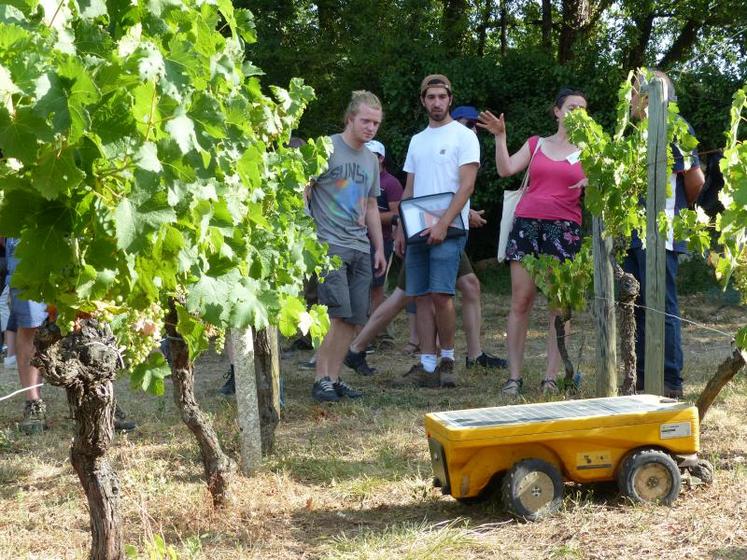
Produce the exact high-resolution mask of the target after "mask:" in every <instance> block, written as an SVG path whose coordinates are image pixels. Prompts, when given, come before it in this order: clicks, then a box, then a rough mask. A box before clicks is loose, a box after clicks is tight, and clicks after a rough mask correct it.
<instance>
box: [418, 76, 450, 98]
mask: <svg viewBox="0 0 747 560" xmlns="http://www.w3.org/2000/svg"><path fill="white" fill-rule="evenodd" d="M429 87H443V88H446V91H448V92H449V93H451V82H450V81H449V78H447V77H446V76H444V75H443V74H429V75H428V76H426V77H425V78H423V81H422V82H420V95H423V94H424V93H425V90H427V89H428V88H429Z"/></svg>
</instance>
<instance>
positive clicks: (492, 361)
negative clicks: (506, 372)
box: [467, 352, 508, 369]
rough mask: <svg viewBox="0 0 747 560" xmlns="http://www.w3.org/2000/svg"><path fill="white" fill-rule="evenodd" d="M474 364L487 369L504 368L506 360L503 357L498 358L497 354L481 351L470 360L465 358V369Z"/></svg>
mask: <svg viewBox="0 0 747 560" xmlns="http://www.w3.org/2000/svg"><path fill="white" fill-rule="evenodd" d="M475 366H481V367H484V368H489V369H505V368H507V367H508V361H506V360H504V359H503V358H499V357H498V356H493V355H492V354H488V353H487V352H483V353H482V354H480V355H479V356H477V358H475V359H474V360H470V359H469V358H467V369H470V368H473V367H475Z"/></svg>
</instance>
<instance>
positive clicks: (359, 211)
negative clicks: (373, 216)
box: [309, 134, 379, 253]
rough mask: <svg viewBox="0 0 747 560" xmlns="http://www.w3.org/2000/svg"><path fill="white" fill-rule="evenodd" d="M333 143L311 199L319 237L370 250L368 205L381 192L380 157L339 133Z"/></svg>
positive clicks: (321, 239)
mask: <svg viewBox="0 0 747 560" xmlns="http://www.w3.org/2000/svg"><path fill="white" fill-rule="evenodd" d="M332 146H333V148H334V149H333V152H332V155H331V156H330V158H329V168H328V169H327V171H325V172H324V173H323V174H322V175H321V176H320V177H319V179H317V183H316V185H315V186H314V188H313V190H312V193H311V201H310V203H309V208H310V210H311V216H312V217H313V218H314V221H315V222H316V232H317V238H318V239H319V240H320V241H326V242H327V243H329V244H330V245H340V246H342V247H347V248H349V249H355V250H357V251H362V252H364V253H368V252H370V249H369V242H368V237H366V233H367V228H366V207H367V205H368V199H369V197H373V198H376V197H377V196H379V160H378V158H377V157H376V156H375V155H374V154H373V153H372V152H371V151H369V149H368V148H366V147H365V146H363V147H361V149H360V150H354V149H353V148H351V147H350V146H348V145H347V144H346V143H345V141H344V140H343V139H342V135H340V134H335V135H334V136H332Z"/></svg>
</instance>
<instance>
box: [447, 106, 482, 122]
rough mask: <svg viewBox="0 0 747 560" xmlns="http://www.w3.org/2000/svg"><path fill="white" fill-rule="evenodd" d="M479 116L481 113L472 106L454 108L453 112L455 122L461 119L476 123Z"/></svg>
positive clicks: (452, 116)
mask: <svg viewBox="0 0 747 560" xmlns="http://www.w3.org/2000/svg"><path fill="white" fill-rule="evenodd" d="M479 116H480V112H479V111H478V110H477V109H475V108H474V107H473V106H472V105H460V106H459V107H454V110H453V111H452V112H451V118H452V119H454V120H455V121H457V120H459V119H467V120H470V121H476V120H477V117H479Z"/></svg>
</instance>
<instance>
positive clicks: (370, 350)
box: [366, 344, 376, 354]
mask: <svg viewBox="0 0 747 560" xmlns="http://www.w3.org/2000/svg"><path fill="white" fill-rule="evenodd" d="M374 352H376V347H375V346H374V345H373V344H369V345H368V346H366V354H373V353H374Z"/></svg>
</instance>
